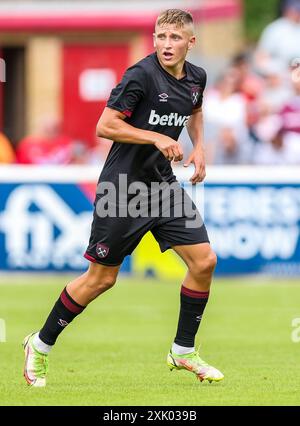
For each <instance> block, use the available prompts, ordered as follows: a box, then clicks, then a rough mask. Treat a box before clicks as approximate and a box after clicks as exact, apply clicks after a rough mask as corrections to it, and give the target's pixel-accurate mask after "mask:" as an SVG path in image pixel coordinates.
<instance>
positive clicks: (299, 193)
mask: <svg viewBox="0 0 300 426" xmlns="http://www.w3.org/2000/svg"><path fill="white" fill-rule="evenodd" d="M174 170H175V174H176V176H177V178H178V180H179V181H180V182H182V183H184V187H185V188H186V190H187V191H188V193H189V194H190V195H191V196H192V197H193V199H194V200H195V202H196V204H197V206H198V208H199V210H200V212H201V213H202V215H203V216H204V221H205V224H206V226H207V228H208V233H209V236H210V240H211V244H212V247H213V249H214V250H215V252H216V253H217V255H218V266H217V269H216V273H217V274H219V275H235V274H245V273H267V274H270V275H300V172H299V169H297V168H291V167H289V168H285V167H281V168H280V167H265V168H259V167H250V166H249V167H248V166H244V167H242V166H239V167H236V166H235V167H230V166H227V167H208V168H207V178H206V180H205V185H204V188H203V186H202V185H197V187H192V186H191V185H189V184H187V182H188V179H189V177H190V176H191V174H192V167H190V168H189V169H183V168H181V167H179V168H178V167H177V168H176V169H174ZM99 171H100V168H99V167H94V166H84V167H82V166H69V167H52V166H48V167H42V168H40V167H30V166H2V167H0V270H4V271H8V270H13V271H58V272H59V271H82V270H84V269H86V267H87V265H88V262H87V260H86V259H84V258H83V256H82V255H83V253H84V251H85V249H86V247H87V244H88V239H89V233H90V226H91V221H92V209H93V202H94V197H95V189H96V182H97V179H98V175H99ZM122 271H123V272H136V273H140V274H143V275H150V276H151V275H153V276H157V277H159V278H166V279H172V278H179V277H183V275H184V273H185V265H184V264H183V262H182V261H181V260H180V259H179V258H178V257H177V255H176V254H175V253H173V251H172V250H168V251H167V252H165V253H164V254H161V253H160V250H159V247H158V244H157V243H156V242H155V240H154V238H153V237H152V235H151V234H150V233H148V234H147V235H146V236H145V237H144V238H143V240H142V242H141V243H140V245H139V246H138V247H137V249H136V250H135V251H134V252H133V255H132V256H128V257H127V258H126V259H125V261H124V263H123V265H122Z"/></svg>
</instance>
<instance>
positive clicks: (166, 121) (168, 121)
mask: <svg viewBox="0 0 300 426" xmlns="http://www.w3.org/2000/svg"><path fill="white" fill-rule="evenodd" d="M189 118H190V115H179V114H178V113H177V112H171V114H169V115H167V114H165V115H159V114H156V111H155V109H152V110H151V113H150V117H149V120H148V123H149V124H153V125H154V126H156V125H157V124H160V125H161V126H186V123H187V121H188V119H189Z"/></svg>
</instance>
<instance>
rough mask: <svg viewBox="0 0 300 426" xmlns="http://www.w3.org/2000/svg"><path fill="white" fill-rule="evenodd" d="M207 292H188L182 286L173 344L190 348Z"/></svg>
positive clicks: (192, 345) (193, 342)
mask: <svg viewBox="0 0 300 426" xmlns="http://www.w3.org/2000/svg"><path fill="white" fill-rule="evenodd" d="M208 296H209V291H205V292H203V291H195V290H190V289H188V288H186V287H184V286H182V287H181V293H180V313H179V320H178V328H177V333H176V337H175V340H174V343H176V344H177V345H180V346H183V347H186V348H192V347H194V344H195V336H196V334H197V331H198V328H199V325H200V321H201V318H202V315H203V312H204V309H205V306H206V303H207V301H208Z"/></svg>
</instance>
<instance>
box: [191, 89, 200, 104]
mask: <svg viewBox="0 0 300 426" xmlns="http://www.w3.org/2000/svg"><path fill="white" fill-rule="evenodd" d="M200 90H201V88H200V87H199V86H195V87H192V90H191V93H192V102H193V105H196V104H197V102H198V101H199V97H200Z"/></svg>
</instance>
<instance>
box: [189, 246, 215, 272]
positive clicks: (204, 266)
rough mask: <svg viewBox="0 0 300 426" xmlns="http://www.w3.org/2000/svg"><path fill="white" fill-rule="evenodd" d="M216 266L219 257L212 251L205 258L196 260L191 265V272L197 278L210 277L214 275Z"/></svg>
mask: <svg viewBox="0 0 300 426" xmlns="http://www.w3.org/2000/svg"><path fill="white" fill-rule="evenodd" d="M216 264H217V256H216V254H215V253H214V252H213V251H212V250H210V251H209V252H208V253H207V255H206V256H205V257H204V258H203V257H202V258H199V259H196V260H195V261H194V262H193V264H192V265H191V267H190V270H191V273H192V274H193V275H194V276H195V277H201V276H203V275H205V276H207V275H208V276H210V275H212V274H213V272H214V269H215V267H216Z"/></svg>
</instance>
